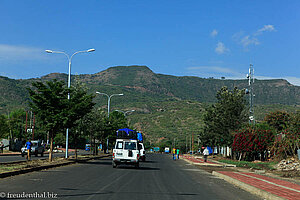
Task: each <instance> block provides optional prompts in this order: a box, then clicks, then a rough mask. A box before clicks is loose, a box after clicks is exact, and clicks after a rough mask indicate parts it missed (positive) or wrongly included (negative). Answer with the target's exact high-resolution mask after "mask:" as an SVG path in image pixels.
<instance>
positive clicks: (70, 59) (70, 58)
mask: <svg viewBox="0 0 300 200" xmlns="http://www.w3.org/2000/svg"><path fill="white" fill-rule="evenodd" d="M45 51H46V52H47V53H61V54H64V55H65V56H67V58H68V61H69V76H68V88H70V86H71V64H72V58H73V56H74V55H76V54H78V53H89V52H93V51H95V49H88V50H85V51H76V52H75V53H73V54H72V55H71V56H69V55H68V54H66V53H65V52H63V51H53V50H49V49H48V50H45ZM68 99H70V93H68ZM68 147H69V128H67V130H66V158H68V150H69V148H68Z"/></svg>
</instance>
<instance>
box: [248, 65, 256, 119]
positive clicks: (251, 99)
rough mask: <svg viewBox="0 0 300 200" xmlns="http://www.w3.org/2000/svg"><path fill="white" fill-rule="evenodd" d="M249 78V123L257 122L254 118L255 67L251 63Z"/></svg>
mask: <svg viewBox="0 0 300 200" xmlns="http://www.w3.org/2000/svg"><path fill="white" fill-rule="evenodd" d="M247 78H248V85H249V91H248V94H249V106H250V108H249V124H255V119H254V108H253V105H254V97H255V95H254V88H253V84H254V68H253V65H252V64H250V67H249V74H248V75H247Z"/></svg>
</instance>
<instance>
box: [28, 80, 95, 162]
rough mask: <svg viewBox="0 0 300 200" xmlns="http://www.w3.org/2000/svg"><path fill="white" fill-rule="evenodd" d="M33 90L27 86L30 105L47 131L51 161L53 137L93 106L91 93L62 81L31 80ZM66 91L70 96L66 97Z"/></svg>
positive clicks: (69, 126) (70, 125) (70, 126)
mask: <svg viewBox="0 0 300 200" xmlns="http://www.w3.org/2000/svg"><path fill="white" fill-rule="evenodd" d="M32 85H33V86H34V87H35V88H36V89H35V90H33V89H30V88H28V92H29V95H30V99H31V102H29V105H30V107H31V108H32V109H33V112H35V113H36V114H37V117H38V118H39V119H40V120H41V122H42V124H43V126H44V127H45V129H46V130H47V132H49V137H50V153H49V160H50V161H52V152H53V139H54V137H55V135H56V134H57V133H58V132H61V131H63V130H64V129H65V128H67V127H68V128H72V127H73V126H74V124H75V122H76V121H77V120H79V119H80V118H82V117H83V116H84V115H85V114H86V113H88V112H89V111H90V110H91V109H92V108H93V106H94V103H93V102H92V100H93V95H88V94H87V92H86V91H84V90H82V89H81V88H73V87H71V88H69V89H68V88H66V86H65V84H64V82H63V81H57V80H55V79H54V80H53V81H47V82H46V84H44V83H42V82H33V83H32ZM68 93H69V94H70V96H71V98H70V99H67V96H68Z"/></svg>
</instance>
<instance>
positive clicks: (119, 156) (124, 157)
mask: <svg viewBox="0 0 300 200" xmlns="http://www.w3.org/2000/svg"><path fill="white" fill-rule="evenodd" d="M139 157H140V151H139V147H138V141H137V140H134V139H117V140H116V144H115V147H114V149H113V156H112V158H113V160H112V165H113V168H116V167H117V166H118V165H120V164H126V165H134V166H135V167H136V168H138V167H139Z"/></svg>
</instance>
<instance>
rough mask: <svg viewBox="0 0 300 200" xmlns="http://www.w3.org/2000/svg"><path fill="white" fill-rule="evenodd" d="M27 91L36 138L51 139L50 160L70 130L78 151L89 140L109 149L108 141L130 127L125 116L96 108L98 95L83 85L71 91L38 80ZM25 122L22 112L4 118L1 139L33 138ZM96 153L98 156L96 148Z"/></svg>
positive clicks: (0, 122) (57, 83)
mask: <svg viewBox="0 0 300 200" xmlns="http://www.w3.org/2000/svg"><path fill="white" fill-rule="evenodd" d="M27 90H28V92H29V96H30V99H29V101H28V105H29V108H30V110H31V111H32V113H34V116H35V121H36V125H35V139H43V140H46V139H49V142H50V152H49V160H50V161H51V160H52V152H53V148H54V146H53V145H54V144H63V143H64V142H65V130H66V128H69V130H70V133H69V135H70V144H71V145H72V146H73V147H74V148H77V147H79V146H81V147H82V145H83V144H85V143H86V141H87V140H89V141H90V143H92V144H95V140H98V141H100V142H101V143H102V144H103V145H104V148H106V146H105V142H104V141H105V140H106V139H114V138H115V135H116V134H115V132H116V130H118V129H119V128H125V127H127V120H126V118H125V116H124V115H123V113H119V112H112V113H111V114H110V116H109V118H108V117H107V114H105V113H104V112H103V111H101V110H99V109H97V108H96V107H95V103H94V101H93V99H94V97H95V95H93V94H88V92H87V88H86V87H85V86H84V85H83V84H81V83H79V82H76V83H75V84H73V86H71V87H70V88H67V86H66V84H65V83H64V82H63V81H57V80H56V79H54V80H52V81H47V82H45V83H44V82H39V81H38V82H33V83H32V87H31V88H27ZM68 95H70V98H69V99H68V98H67V97H68ZM25 120H26V112H25V111H24V110H22V109H19V110H16V111H13V112H11V113H10V115H9V116H8V117H6V116H5V115H0V138H4V137H9V138H11V139H14V138H18V139H23V140H24V139H25V140H27V139H29V138H31V136H32V133H26V132H25V127H24V126H25ZM93 141H94V142H93ZM93 150H94V153H95V151H96V147H95V146H93ZM76 156H77V155H76Z"/></svg>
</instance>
